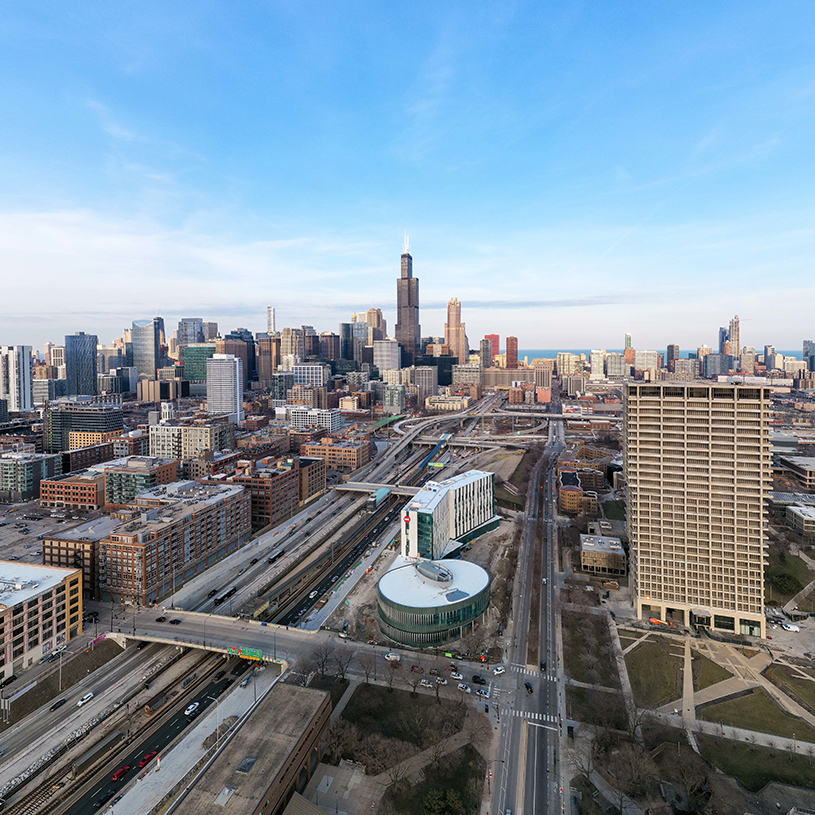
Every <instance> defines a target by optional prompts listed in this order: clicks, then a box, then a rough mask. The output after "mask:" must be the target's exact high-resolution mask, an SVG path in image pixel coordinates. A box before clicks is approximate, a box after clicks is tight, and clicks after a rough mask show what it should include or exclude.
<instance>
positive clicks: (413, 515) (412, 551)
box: [401, 470, 499, 560]
mask: <svg viewBox="0 0 815 815" xmlns="http://www.w3.org/2000/svg"><path fill="white" fill-rule="evenodd" d="M494 484H495V476H494V474H493V473H486V472H481V471H480V470H469V471H468V472H466V473H462V474H461V475H455V476H453V477H452V478H447V479H445V480H444V481H428V482H426V483H425V485H424V486H423V487H422V489H421V490H419V492H417V493H416V495H414V496H413V498H411V499H410V501H409V502H408V503H407V504H406V505H405V507H404V509H403V510H402V513H401V515H402V520H401V540H402V550H401V554H402V556H403V557H411V558H416V557H422V558H427V559H429V560H438V559H440V558H442V557H444V556H445V555H449V554H451V553H452V552H455V551H456V550H457V549H459V548H461V546H463V545H464V544H466V543H468V542H469V541H471V540H474V539H475V538H477V537H478V536H479V535H483V534H484V533H485V532H488V531H490V530H491V529H495V528H496V527H497V525H498V521H499V518H498V517H497V516H496V514H495V496H494V489H495V488H494Z"/></svg>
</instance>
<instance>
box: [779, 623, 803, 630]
mask: <svg viewBox="0 0 815 815" xmlns="http://www.w3.org/2000/svg"><path fill="white" fill-rule="evenodd" d="M781 627H782V628H783V629H784V631H800V630H801V629H800V628H799V627H798V626H797V625H795V624H794V623H784V625H782V626H781Z"/></svg>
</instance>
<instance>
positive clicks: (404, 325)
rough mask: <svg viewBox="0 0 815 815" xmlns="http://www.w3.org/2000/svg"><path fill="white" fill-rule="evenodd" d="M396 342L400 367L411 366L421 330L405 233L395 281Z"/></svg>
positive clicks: (416, 287) (418, 347) (410, 258)
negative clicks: (400, 353)
mask: <svg viewBox="0 0 815 815" xmlns="http://www.w3.org/2000/svg"><path fill="white" fill-rule="evenodd" d="M396 341H397V342H398V343H399V345H401V346H402V365H403V366H410V365H412V364H413V359H414V357H415V356H416V354H418V353H419V352H420V351H421V342H422V329H421V327H420V326H419V280H418V278H415V277H414V276H413V258H412V257H411V255H410V241H409V240H408V235H407V232H406V233H405V245H404V248H403V250H402V276H401V277H400V278H399V279H398V280H397V281H396Z"/></svg>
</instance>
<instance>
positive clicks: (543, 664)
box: [541, 660, 546, 671]
mask: <svg viewBox="0 0 815 815" xmlns="http://www.w3.org/2000/svg"><path fill="white" fill-rule="evenodd" d="M545 670H546V660H544V661H543V662H541V671H545Z"/></svg>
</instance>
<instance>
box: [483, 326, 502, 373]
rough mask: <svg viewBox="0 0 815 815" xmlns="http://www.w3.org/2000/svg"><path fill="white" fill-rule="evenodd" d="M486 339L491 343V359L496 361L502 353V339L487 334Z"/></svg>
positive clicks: (496, 335)
mask: <svg viewBox="0 0 815 815" xmlns="http://www.w3.org/2000/svg"><path fill="white" fill-rule="evenodd" d="M484 339H485V340H489V341H490V357H491V358H492V359H495V357H497V356H498V355H499V354H500V353H501V337H500V336H499V335H498V334H485V335H484ZM484 367H485V368H486V367H488V366H486V365H485V366H484Z"/></svg>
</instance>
